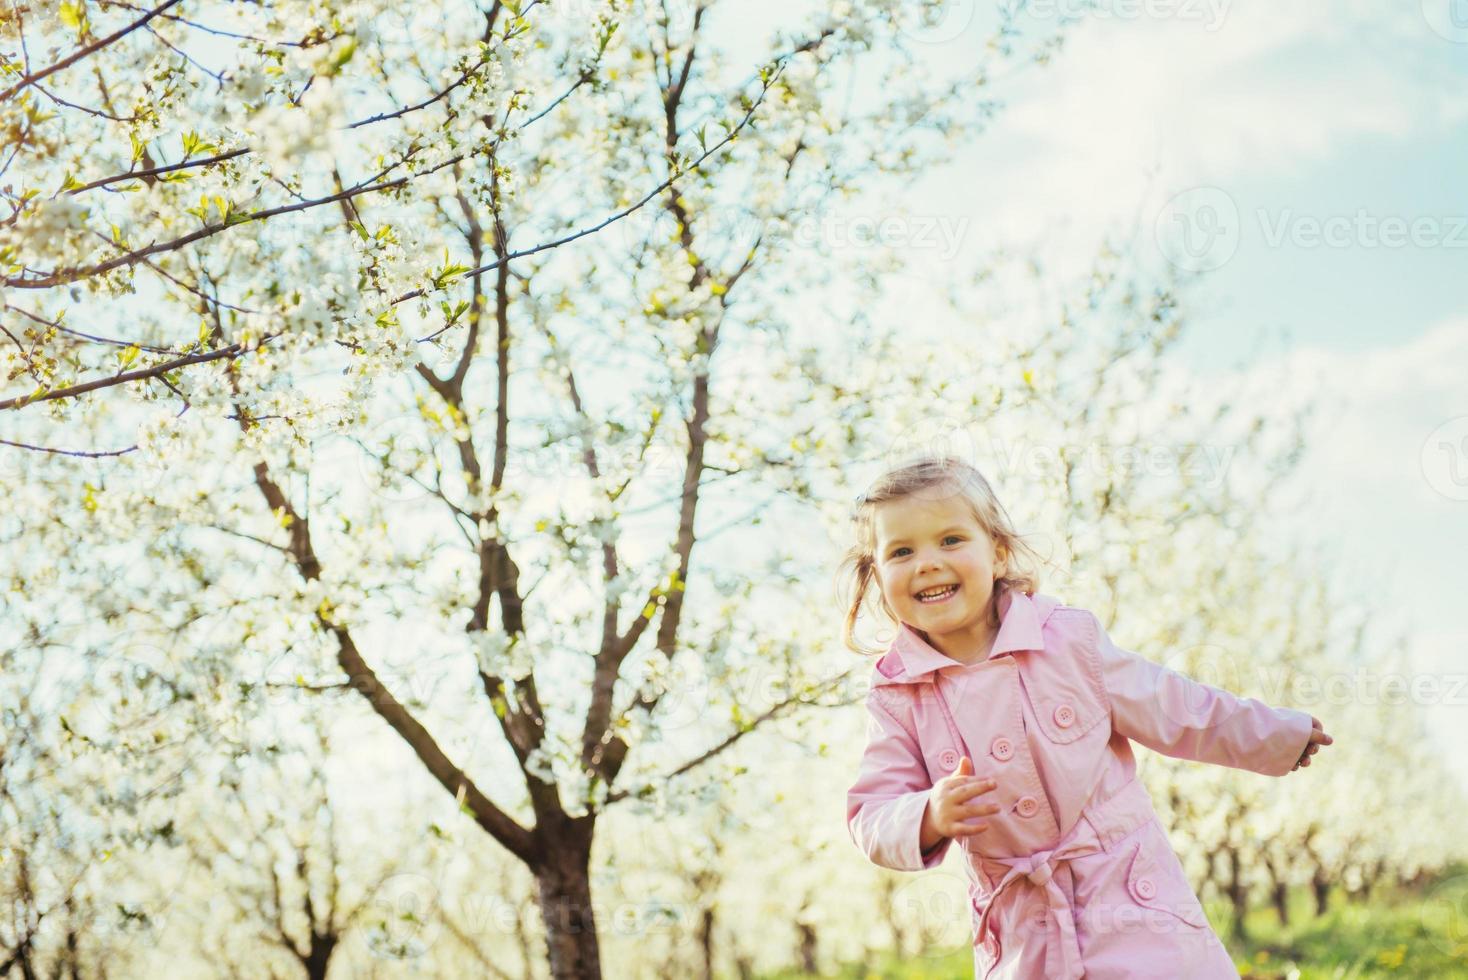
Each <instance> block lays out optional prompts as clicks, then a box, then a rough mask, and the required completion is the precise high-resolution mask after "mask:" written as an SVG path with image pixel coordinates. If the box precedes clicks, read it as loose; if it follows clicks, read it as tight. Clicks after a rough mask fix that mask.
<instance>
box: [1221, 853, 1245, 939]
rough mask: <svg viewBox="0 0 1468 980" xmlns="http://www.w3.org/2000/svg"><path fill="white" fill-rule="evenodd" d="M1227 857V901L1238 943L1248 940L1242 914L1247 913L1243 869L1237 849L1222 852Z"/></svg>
mask: <svg viewBox="0 0 1468 980" xmlns="http://www.w3.org/2000/svg"><path fill="white" fill-rule="evenodd" d="M1224 853H1225V854H1227V855H1228V889H1227V890H1228V900H1229V902H1230V903H1231V904H1232V905H1233V934H1234V938H1236V939H1237V940H1238V941H1239V942H1243V941H1244V940H1246V939H1247V938H1248V933H1247V931H1246V930H1245V927H1244V913H1245V912H1246V911H1248V909H1247V908H1246V904H1247V901H1248V894H1247V891H1246V889H1245V888H1244V869H1243V868H1242V867H1241V866H1240V862H1239V849H1238V848H1237V847H1229V848H1226V849H1225V851H1224Z"/></svg>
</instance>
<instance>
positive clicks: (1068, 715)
mask: <svg viewBox="0 0 1468 980" xmlns="http://www.w3.org/2000/svg"><path fill="white" fill-rule="evenodd" d="M1075 720H1076V712H1075V709H1074V708H1072V707H1071V706H1070V705H1068V704H1062V705H1061V706H1060V707H1058V708H1056V709H1055V724H1057V725H1059V726H1060V727H1061V728H1069V727H1070V726H1071V725H1073V724H1075Z"/></svg>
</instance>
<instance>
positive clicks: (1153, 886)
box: [1126, 824, 1210, 929]
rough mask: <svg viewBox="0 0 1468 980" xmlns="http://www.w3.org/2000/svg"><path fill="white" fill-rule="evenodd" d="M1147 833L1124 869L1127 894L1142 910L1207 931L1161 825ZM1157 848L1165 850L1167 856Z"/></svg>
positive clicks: (1195, 896) (1196, 901)
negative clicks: (1125, 871) (1161, 913)
mask: <svg viewBox="0 0 1468 980" xmlns="http://www.w3.org/2000/svg"><path fill="white" fill-rule="evenodd" d="M1149 830H1153V831H1154V832H1149V833H1144V834H1143V835H1142V840H1140V841H1139V842H1138V843H1137V845H1136V848H1137V849H1136V853H1135V854H1134V855H1133V857H1132V860H1131V866H1130V867H1129V868H1128V869H1127V876H1126V889H1127V894H1128V895H1129V896H1131V899H1132V901H1134V902H1136V903H1137V904H1138V905H1140V906H1142V907H1144V908H1148V909H1153V910H1155V911H1158V912H1165V913H1167V914H1168V915H1170V916H1172V917H1173V918H1176V919H1178V920H1180V921H1182V922H1184V923H1186V924H1187V925H1189V926H1193V927H1195V928H1198V929H1207V928H1210V927H1209V924H1208V917H1207V915H1205V914H1204V912H1203V906H1202V904H1201V903H1200V902H1199V901H1198V896H1197V895H1195V894H1193V886H1192V885H1190V884H1188V879H1187V876H1186V875H1185V874H1184V873H1183V869H1182V865H1180V864H1179V863H1178V860H1177V855H1175V854H1173V852H1172V845H1171V844H1170V843H1169V842H1168V841H1167V834H1166V832H1165V831H1163V830H1162V825H1161V824H1154V827H1153V828H1149ZM1159 848H1166V853H1162V852H1161V851H1160V850H1158V849H1159Z"/></svg>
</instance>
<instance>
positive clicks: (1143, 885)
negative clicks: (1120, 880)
mask: <svg viewBox="0 0 1468 980" xmlns="http://www.w3.org/2000/svg"><path fill="white" fill-rule="evenodd" d="M1137 894H1138V895H1140V896H1142V897H1143V898H1151V897H1152V896H1153V895H1156V894H1157V886H1156V885H1154V884H1152V879H1151V878H1138V879H1137Z"/></svg>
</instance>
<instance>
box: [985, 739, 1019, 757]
mask: <svg viewBox="0 0 1468 980" xmlns="http://www.w3.org/2000/svg"><path fill="white" fill-rule="evenodd" d="M989 754H990V755H992V756H993V757H994V758H996V759H998V760H999V761H1000V762H1008V761H1009V760H1010V758H1011V757H1013V755H1014V743H1013V742H1011V741H1010V740H1009V739H1007V738H1005V737H1004V736H1003V735H1000V736H999V737H998V738H996V739H994V741H993V742H992V743H991V744H990V745H989Z"/></svg>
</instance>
